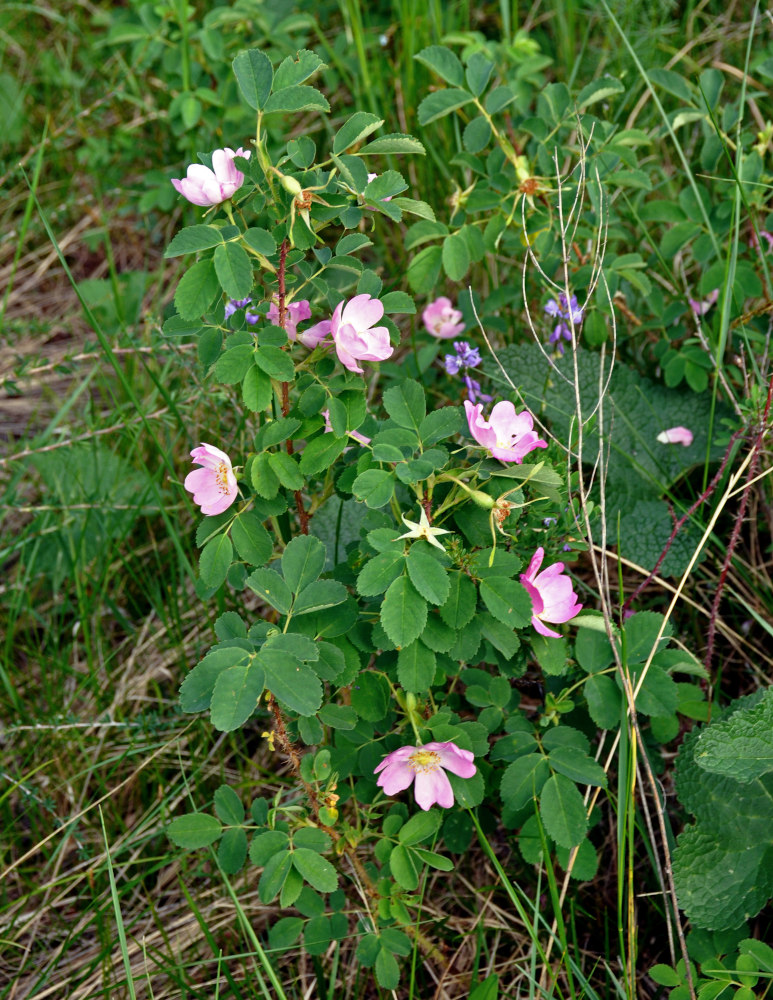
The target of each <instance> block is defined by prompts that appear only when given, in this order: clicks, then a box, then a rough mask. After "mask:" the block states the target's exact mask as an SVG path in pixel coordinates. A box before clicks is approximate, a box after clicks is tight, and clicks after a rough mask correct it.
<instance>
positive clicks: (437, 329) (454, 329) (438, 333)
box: [421, 295, 464, 340]
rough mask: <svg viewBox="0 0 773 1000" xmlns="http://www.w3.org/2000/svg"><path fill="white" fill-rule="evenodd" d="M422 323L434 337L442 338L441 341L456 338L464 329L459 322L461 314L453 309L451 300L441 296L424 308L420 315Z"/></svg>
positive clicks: (462, 324)
mask: <svg viewBox="0 0 773 1000" xmlns="http://www.w3.org/2000/svg"><path fill="white" fill-rule="evenodd" d="M421 318H422V322H423V323H424V326H425V327H426V329H427V332H428V333H431V334H432V335H433V336H435V337H442V339H443V340H450V339H451V337H458V336H459V334H460V333H461V332H462V330H463V329H464V323H463V322H460V321H461V319H462V314H461V312H460V311H459V310H458V309H454V307H453V306H452V305H451V300H450V299H449V298H446V296H445V295H441V296H440V298H439V299H435V301H434V302H430V304H429V305H428V306H427V307H426V309H425V310H424V312H423V313H422V314H421Z"/></svg>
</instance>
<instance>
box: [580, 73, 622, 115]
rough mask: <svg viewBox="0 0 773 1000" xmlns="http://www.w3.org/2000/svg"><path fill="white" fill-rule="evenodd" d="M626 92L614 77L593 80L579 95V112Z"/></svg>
mask: <svg viewBox="0 0 773 1000" xmlns="http://www.w3.org/2000/svg"><path fill="white" fill-rule="evenodd" d="M624 91H625V87H624V86H623V85H622V83H621V82H620V81H619V80H616V79H615V77H613V76H602V77H601V78H600V79H598V80H591V82H590V83H589V84H587V85H586V86H585V87H583V88H582V90H581V91H580V93H579V94H578V95H577V110H578V111H581V110H582V109H583V108H587V107H589V105H591V104H595V103H596V102H597V101H606V100H607V99H608V98H610V97H614V96H615V94H622V93H624Z"/></svg>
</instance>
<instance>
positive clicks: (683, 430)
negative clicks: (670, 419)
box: [657, 427, 693, 448]
mask: <svg viewBox="0 0 773 1000" xmlns="http://www.w3.org/2000/svg"><path fill="white" fill-rule="evenodd" d="M692 439H693V433H692V431H691V430H690V429H689V427H669V428H668V430H665V431H661V432H660V434H658V437H657V440H658V441H660V443H661V444H683V445H684V446H685V448H689V447H690V445H691V444H692Z"/></svg>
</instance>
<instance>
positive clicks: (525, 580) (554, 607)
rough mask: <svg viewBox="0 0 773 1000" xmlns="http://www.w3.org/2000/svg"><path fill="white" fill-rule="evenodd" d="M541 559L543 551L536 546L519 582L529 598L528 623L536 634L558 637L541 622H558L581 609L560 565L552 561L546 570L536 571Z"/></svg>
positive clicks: (558, 634) (570, 616) (559, 635)
mask: <svg viewBox="0 0 773 1000" xmlns="http://www.w3.org/2000/svg"><path fill="white" fill-rule="evenodd" d="M544 558H545V550H544V549H543V548H542V546H540V547H539V548H538V549H537V551H536V552H535V553H534V555H533V556H532V557H531V562H530V563H529V568H528V569H527V570H526V572H525V573H521V583H522V584H523V585H524V587H525V588H526V590H527V591H528V593H529V597H531V609H532V612H533V613H532V616H531V623H532V625H533V626H534V628H535V629H536V630H537V631H538V632H539V634H540V635H548V636H551V637H552V638H554V639H560V638H561V634H560V632H554V631H553V630H552V629H549V628H547V627H546V626H545V625H543V621H547V622H553V623H554V624H560V623H561V622H568V621H569V619H570V618H574V616H575V615H577V614H579V613H580V611H582V604H578V603H577V595H576V594H575V592H574V591H573V590H572V581H571V580H570V579H569V577H568V576H563V575H562V574H563V572H564V564H563V563H562V562H557V563H553V565H552V566H548V568H547V569H543V571H542V572H541V573H539V572H538V570H539V568H540V566H541V565H542V560H543V559H544Z"/></svg>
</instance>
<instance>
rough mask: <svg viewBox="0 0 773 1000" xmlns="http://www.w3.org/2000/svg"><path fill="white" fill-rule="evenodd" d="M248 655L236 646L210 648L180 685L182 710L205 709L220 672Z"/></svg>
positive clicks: (240, 661) (198, 710) (195, 710)
mask: <svg viewBox="0 0 773 1000" xmlns="http://www.w3.org/2000/svg"><path fill="white" fill-rule="evenodd" d="M249 655H250V654H249V653H248V652H247V651H246V650H244V649H241V648H240V647H238V646H230V647H225V648H221V649H212V650H210V651H209V652H208V653H207V655H206V656H205V657H204V659H203V660H200V661H199V662H198V663H197V664H196V666H195V667H194V668H193V670H191V672H190V673H189V674H188V676H187V677H186V678H185V680H184V681H183V682H182V684H181V685H180V708H181V709H182V710H183V712H204V711H206V709H208V708H209V705H210V702H211V700H212V692H213V691H214V690H215V682H216V681H217V679H218V677H219V676H220V674H221V673H222V672H223V671H224V670H228V668H229V667H234V666H236V665H237V664H239V663H242V662H243V661H246V660H247V658H248V657H249Z"/></svg>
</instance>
